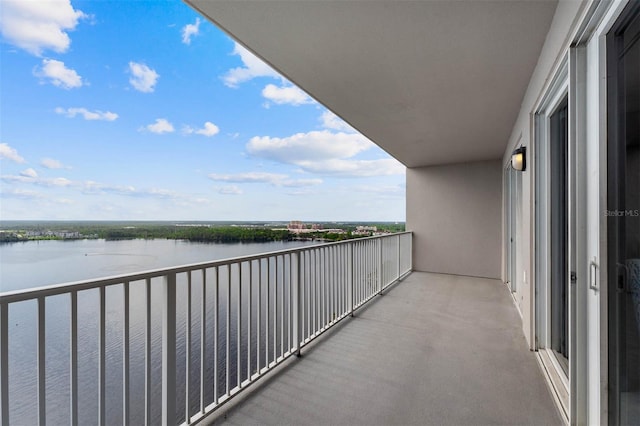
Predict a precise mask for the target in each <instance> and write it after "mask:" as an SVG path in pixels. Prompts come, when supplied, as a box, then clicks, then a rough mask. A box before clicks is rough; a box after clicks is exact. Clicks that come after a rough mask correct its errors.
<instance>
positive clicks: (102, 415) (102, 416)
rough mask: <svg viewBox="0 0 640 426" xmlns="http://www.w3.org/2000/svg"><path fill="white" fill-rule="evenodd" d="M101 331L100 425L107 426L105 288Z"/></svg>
mask: <svg viewBox="0 0 640 426" xmlns="http://www.w3.org/2000/svg"><path fill="white" fill-rule="evenodd" d="M99 297H100V301H99V304H100V325H99V327H100V329H99V332H98V333H99V340H98V342H99V343H98V345H99V346H98V353H99V355H98V425H100V426H104V425H105V423H106V422H105V415H106V407H105V403H106V394H105V386H106V382H105V380H106V365H105V364H106V362H105V361H106V359H105V351H106V346H107V342H106V332H105V322H106V288H105V287H104V286H101V287H100V296H99Z"/></svg>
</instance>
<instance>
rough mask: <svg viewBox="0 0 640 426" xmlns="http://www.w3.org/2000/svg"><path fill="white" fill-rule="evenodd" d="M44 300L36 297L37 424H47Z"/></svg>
mask: <svg viewBox="0 0 640 426" xmlns="http://www.w3.org/2000/svg"><path fill="white" fill-rule="evenodd" d="M45 345H46V341H45V299H44V297H38V424H40V425H45V424H46V422H47V409H46V404H47V383H46V346H45Z"/></svg>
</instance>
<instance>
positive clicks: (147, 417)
mask: <svg viewBox="0 0 640 426" xmlns="http://www.w3.org/2000/svg"><path fill="white" fill-rule="evenodd" d="M145 311H146V315H145V316H146V323H145V327H146V330H145V342H144V424H145V425H146V426H149V425H151V278H147V279H146V280H145Z"/></svg>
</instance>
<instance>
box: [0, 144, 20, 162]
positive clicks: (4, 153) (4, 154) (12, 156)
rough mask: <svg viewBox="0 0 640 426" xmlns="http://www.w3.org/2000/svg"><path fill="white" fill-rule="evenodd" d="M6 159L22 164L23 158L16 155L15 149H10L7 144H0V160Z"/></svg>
mask: <svg viewBox="0 0 640 426" xmlns="http://www.w3.org/2000/svg"><path fill="white" fill-rule="evenodd" d="M1 158H6V159H7V160H11V161H13V162H15V163H24V162H25V161H24V158H22V157H21V156H20V154H18V151H16V149H15V148H11V147H10V146H9V144H6V143H0V159H1Z"/></svg>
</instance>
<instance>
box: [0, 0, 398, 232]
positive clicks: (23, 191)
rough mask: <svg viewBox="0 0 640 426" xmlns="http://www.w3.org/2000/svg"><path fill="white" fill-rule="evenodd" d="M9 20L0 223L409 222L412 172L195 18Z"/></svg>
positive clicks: (0, 18) (12, 15) (133, 13)
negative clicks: (409, 177) (407, 194)
mask: <svg viewBox="0 0 640 426" xmlns="http://www.w3.org/2000/svg"><path fill="white" fill-rule="evenodd" d="M2 8H3V11H2V14H0V32H1V37H2V42H1V44H0V59H1V60H0V73H1V74H0V93H1V95H0V96H1V99H0V102H1V103H0V168H1V169H0V196H1V198H0V218H2V219H4V220H14V219H34V220H37V219H47V220H54V219H56V220H57V219H60V220H74V219H77V220H84V219H92V220H293V219H297V220H307V221H333V220H335V221H341V220H353V221H358V220H360V221H369V220H370V221H375V220H380V221H404V218H405V201H404V197H405V189H404V188H405V169H404V167H403V166H402V165H401V164H400V163H398V162H397V161H396V160H394V159H392V158H391V157H390V156H389V155H387V154H386V153H385V152H384V151H382V150H381V149H380V148H378V147H377V146H376V145H374V144H373V143H371V142H370V141H369V140H367V139H366V138H364V137H363V136H362V135H360V134H358V133H357V132H355V131H354V130H353V129H351V128H349V126H347V125H346V124H345V123H344V122H342V121H341V120H340V119H339V118H337V117H336V116H335V115H333V114H331V113H330V112H329V111H327V110H326V109H325V108H324V107H323V106H322V105H320V104H318V103H317V102H315V101H314V100H312V99H310V98H309V97H308V96H307V95H306V94H305V93H304V92H302V91H300V90H299V89H298V88H296V87H294V86H292V85H291V84H290V83H289V82H288V81H286V80H285V79H283V78H282V77H280V76H279V75H278V74H277V73H276V72H274V71H273V70H272V69H271V68H269V67H268V66H267V65H265V64H264V63H262V62H261V61H260V60H258V59H257V58H255V56H253V55H252V54H251V53H249V52H248V51H246V50H245V49H244V48H242V47H241V46H240V45H237V44H236V43H235V42H234V41H233V40H231V39H230V38H229V37H227V36H226V35H225V34H224V33H222V31H220V30H218V29H217V28H216V27H215V26H213V25H212V24H211V23H209V22H208V21H206V20H205V19H203V18H202V17H200V16H199V15H198V14H197V13H196V12H195V11H193V10H192V9H190V8H189V7H188V6H187V5H185V4H184V3H182V2H180V1H169V0H167V1H95V0H94V1H72V2H70V1H69V0H53V1H31V0H18V1H15V0H2Z"/></svg>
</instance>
